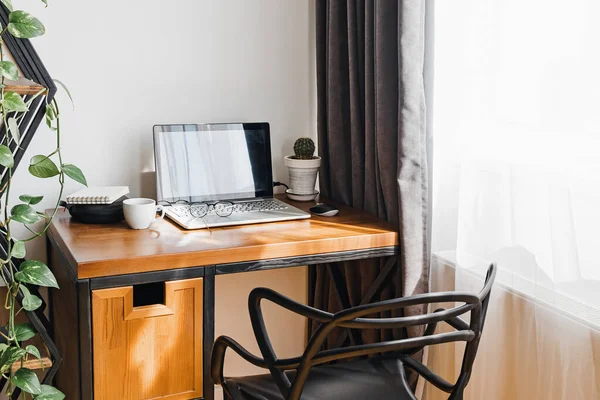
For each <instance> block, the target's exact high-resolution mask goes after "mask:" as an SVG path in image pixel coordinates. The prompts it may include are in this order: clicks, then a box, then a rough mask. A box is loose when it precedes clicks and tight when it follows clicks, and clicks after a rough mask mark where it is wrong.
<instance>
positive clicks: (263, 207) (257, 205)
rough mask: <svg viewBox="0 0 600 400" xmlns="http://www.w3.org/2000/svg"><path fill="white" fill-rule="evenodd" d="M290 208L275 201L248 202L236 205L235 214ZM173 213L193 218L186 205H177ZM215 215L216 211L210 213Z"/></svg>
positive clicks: (234, 207)
mask: <svg viewBox="0 0 600 400" xmlns="http://www.w3.org/2000/svg"><path fill="white" fill-rule="evenodd" d="M287 208H288V207H287V206H286V205H285V204H282V203H280V202H278V201H275V200H259V201H248V202H244V203H234V205H233V214H239V213H247V212H257V211H279V210H285V209H287ZM172 211H174V212H175V214H177V215H179V216H180V217H191V216H192V215H191V214H190V209H189V207H188V206H185V205H175V206H173V208H172ZM209 214H214V211H211V212H209Z"/></svg>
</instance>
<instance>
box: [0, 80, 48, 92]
mask: <svg viewBox="0 0 600 400" xmlns="http://www.w3.org/2000/svg"><path fill="white" fill-rule="evenodd" d="M4 84H5V85H6V88H5V90H6V91H9V92H15V93H18V94H20V95H34V94H37V93H39V92H40V90H44V87H43V86H42V85H40V84H39V83H36V82H34V81H30V80H29V79H25V78H23V77H21V78H19V80H18V81H9V80H5V81H4Z"/></svg>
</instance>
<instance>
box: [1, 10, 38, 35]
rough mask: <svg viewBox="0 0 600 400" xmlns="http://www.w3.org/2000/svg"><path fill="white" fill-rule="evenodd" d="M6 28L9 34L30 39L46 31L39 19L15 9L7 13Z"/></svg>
mask: <svg viewBox="0 0 600 400" xmlns="http://www.w3.org/2000/svg"><path fill="white" fill-rule="evenodd" d="M7 28H8V31H9V32H10V34H11V35H13V36H14V37H18V38H21V39H31V38H34V37H37V36H41V35H43V34H44V33H46V28H44V24H42V23H41V22H40V20H39V19H37V18H36V17H34V16H33V15H31V14H29V13H27V12H25V11H22V10H15V11H13V12H11V13H10V14H9V15H8V26H7Z"/></svg>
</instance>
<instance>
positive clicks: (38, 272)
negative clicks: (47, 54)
mask: <svg viewBox="0 0 600 400" xmlns="http://www.w3.org/2000/svg"><path fill="white" fill-rule="evenodd" d="M0 1H1V2H2V3H3V4H4V5H5V6H6V8H7V9H8V11H9V12H10V14H9V18H8V24H7V25H6V26H0V118H1V119H2V123H3V126H4V127H6V129H4V131H5V137H4V138H2V140H1V141H0V143H2V144H0V165H1V166H3V167H4V171H5V175H4V176H5V178H4V182H5V183H4V184H3V185H2V186H1V187H0V206H1V208H0V210H1V212H0V242H3V243H4V247H5V249H4V250H5V251H6V256H5V257H2V254H0V266H1V267H2V268H0V274H1V276H2V279H3V281H4V283H5V284H6V287H7V295H6V299H5V302H4V306H5V308H6V311H7V312H8V324H7V325H6V326H5V327H4V328H3V329H0V335H1V336H2V337H3V340H0V342H2V343H0V373H1V374H2V376H3V377H4V378H5V379H7V394H8V395H11V394H12V393H13V391H14V390H15V388H16V387H18V388H20V389H21V396H22V398H23V399H27V398H33V399H36V400H60V399H63V398H64V397H65V396H64V394H63V393H61V392H60V391H59V390H57V389H56V388H54V387H52V386H49V385H42V384H41V383H40V381H39V379H38V377H37V375H36V374H35V372H34V371H32V370H30V369H28V368H25V367H24V366H23V365H24V362H25V361H28V360H29V359H39V360H40V362H41V361H42V357H41V353H40V350H39V349H38V348H36V347H35V346H34V345H32V344H27V345H26V344H25V343H24V342H26V341H28V340H29V339H31V338H33V337H34V336H35V335H36V332H35V329H34V328H33V327H32V326H31V324H28V323H20V324H17V323H15V317H16V316H17V315H18V314H19V313H20V312H21V311H22V310H27V311H35V310H36V309H38V308H39V307H40V306H41V305H42V300H41V299H40V298H39V297H38V296H36V295H35V294H33V293H32V292H31V288H28V285H34V286H44V287H51V288H58V284H57V282H56V278H55V277H54V275H53V274H52V272H51V271H50V269H49V268H48V267H47V266H46V265H45V264H44V263H43V262H41V261H36V260H26V261H23V262H21V263H20V265H19V266H18V267H17V266H16V264H15V263H13V260H14V259H23V258H25V255H26V251H25V243H26V242H28V241H31V240H34V239H36V238H38V237H40V236H42V235H43V234H44V233H45V232H46V230H47V229H48V227H49V225H50V221H51V220H52V218H53V217H54V215H55V214H56V211H57V209H58V206H59V202H58V201H60V198H61V197H62V193H63V188H64V184H65V177H69V178H71V179H74V180H75V181H77V182H79V183H81V184H84V185H87V182H86V179H85V177H84V175H83V173H82V172H81V170H80V169H79V168H78V167H76V166H75V165H72V164H67V163H64V162H63V159H62V154H61V148H60V134H61V131H60V111H59V107H58V102H57V101H56V99H52V100H51V101H49V100H48V97H47V96H46V94H47V90H46V89H43V90H41V91H40V92H39V93H37V94H36V95H34V96H32V98H30V99H27V100H26V99H25V98H24V97H22V96H21V95H20V94H18V93H16V92H14V91H10V90H9V87H10V86H8V85H7V84H8V81H16V80H18V79H19V70H18V68H17V66H16V65H15V64H14V63H12V62H11V61H9V60H6V59H5V58H6V57H5V56H6V55H5V49H4V47H5V46H4V40H3V35H5V34H10V35H12V36H14V37H16V38H22V39H29V38H34V37H37V36H41V35H43V34H44V33H45V28H44V25H43V24H42V23H41V22H40V21H39V20H38V19H37V18H35V17H34V16H32V15H31V14H29V13H27V12H25V11H22V10H13V6H12V4H11V0H0ZM42 1H43V2H44V3H45V4H46V0H42ZM46 5H47V4H46ZM56 82H57V83H58V84H59V85H61V86H62V87H63V88H64V89H65V91H66V92H67V94H68V95H69V97H71V96H70V94H69V92H68V90H67V89H66V87H64V85H63V84H62V83H61V82H59V81H56ZM39 96H44V98H45V99H46V101H45V107H46V124H47V125H48V127H49V128H50V129H51V130H52V131H54V133H55V134H56V148H55V149H53V150H52V151H50V152H49V153H48V154H40V155H35V156H33V157H32V158H31V161H30V163H29V168H28V170H29V173H31V174H32V175H33V176H35V177H37V178H54V179H57V180H58V184H59V186H60V192H59V195H58V201H57V203H56V205H55V207H54V209H53V211H51V212H50V213H48V214H46V213H44V212H41V211H37V210H36V209H35V208H34V206H35V205H36V204H39V203H40V202H41V201H42V196H39V195H31V194H22V195H20V196H19V197H18V198H19V202H18V203H17V204H14V205H11V204H9V203H10V201H11V198H12V197H14V196H13V194H12V193H11V186H12V183H13V168H14V167H15V162H14V158H13V152H12V151H11V148H10V146H11V144H12V145H13V148H15V147H16V146H18V145H19V143H20V141H21V134H20V132H19V122H20V121H21V120H22V118H23V117H24V116H25V114H26V112H27V111H28V110H29V107H30V106H31V104H32V102H33V100H34V99H35V98H37V97H39ZM15 145H16V146H15ZM2 203H3V204H2ZM2 213H3V216H2ZM40 221H43V227H42V228H41V229H40V228H37V230H36V228H35V225H34V224H38V223H39V222H40ZM16 223H19V224H22V225H23V226H24V227H25V230H21V231H24V232H27V235H26V237H16V235H14V234H13V232H14V230H13V224H16ZM1 239H4V240H1ZM19 292H20V293H21V294H22V296H23V297H22V301H21V302H20V304H19V302H18V301H17V296H18V294H19ZM42 367H43V364H42Z"/></svg>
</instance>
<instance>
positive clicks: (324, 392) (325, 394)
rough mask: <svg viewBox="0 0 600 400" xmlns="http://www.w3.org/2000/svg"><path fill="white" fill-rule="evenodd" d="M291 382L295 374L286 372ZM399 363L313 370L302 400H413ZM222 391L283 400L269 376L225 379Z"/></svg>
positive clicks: (239, 396) (374, 361)
mask: <svg viewBox="0 0 600 400" xmlns="http://www.w3.org/2000/svg"><path fill="white" fill-rule="evenodd" d="M286 374H287V375H288V378H289V379H290V381H292V382H293V380H294V375H295V374H296V372H295V371H288V372H286ZM404 377H405V372H404V366H403V365H402V362H401V361H400V360H398V359H395V358H371V359H368V360H360V361H353V362H345V363H342V364H334V365H327V366H320V367H313V368H311V370H310V373H309V375H308V379H307V380H306V383H305V384H304V390H303V391H302V397H301V399H302V400H329V399H332V400H333V399H342V400H388V399H389V400H414V399H415V397H414V396H413V395H412V394H411V393H410V391H409V389H408V388H407V385H406V384H405V378H404ZM224 386H225V390H226V391H228V392H229V394H230V396H232V397H233V398H234V399H244V400H283V397H282V395H281V392H280V391H279V389H278V388H277V385H276V384H275V382H274V381H273V378H272V377H271V375H268V374H267V375H257V376H245V377H240V378H226V379H225V384H224Z"/></svg>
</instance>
